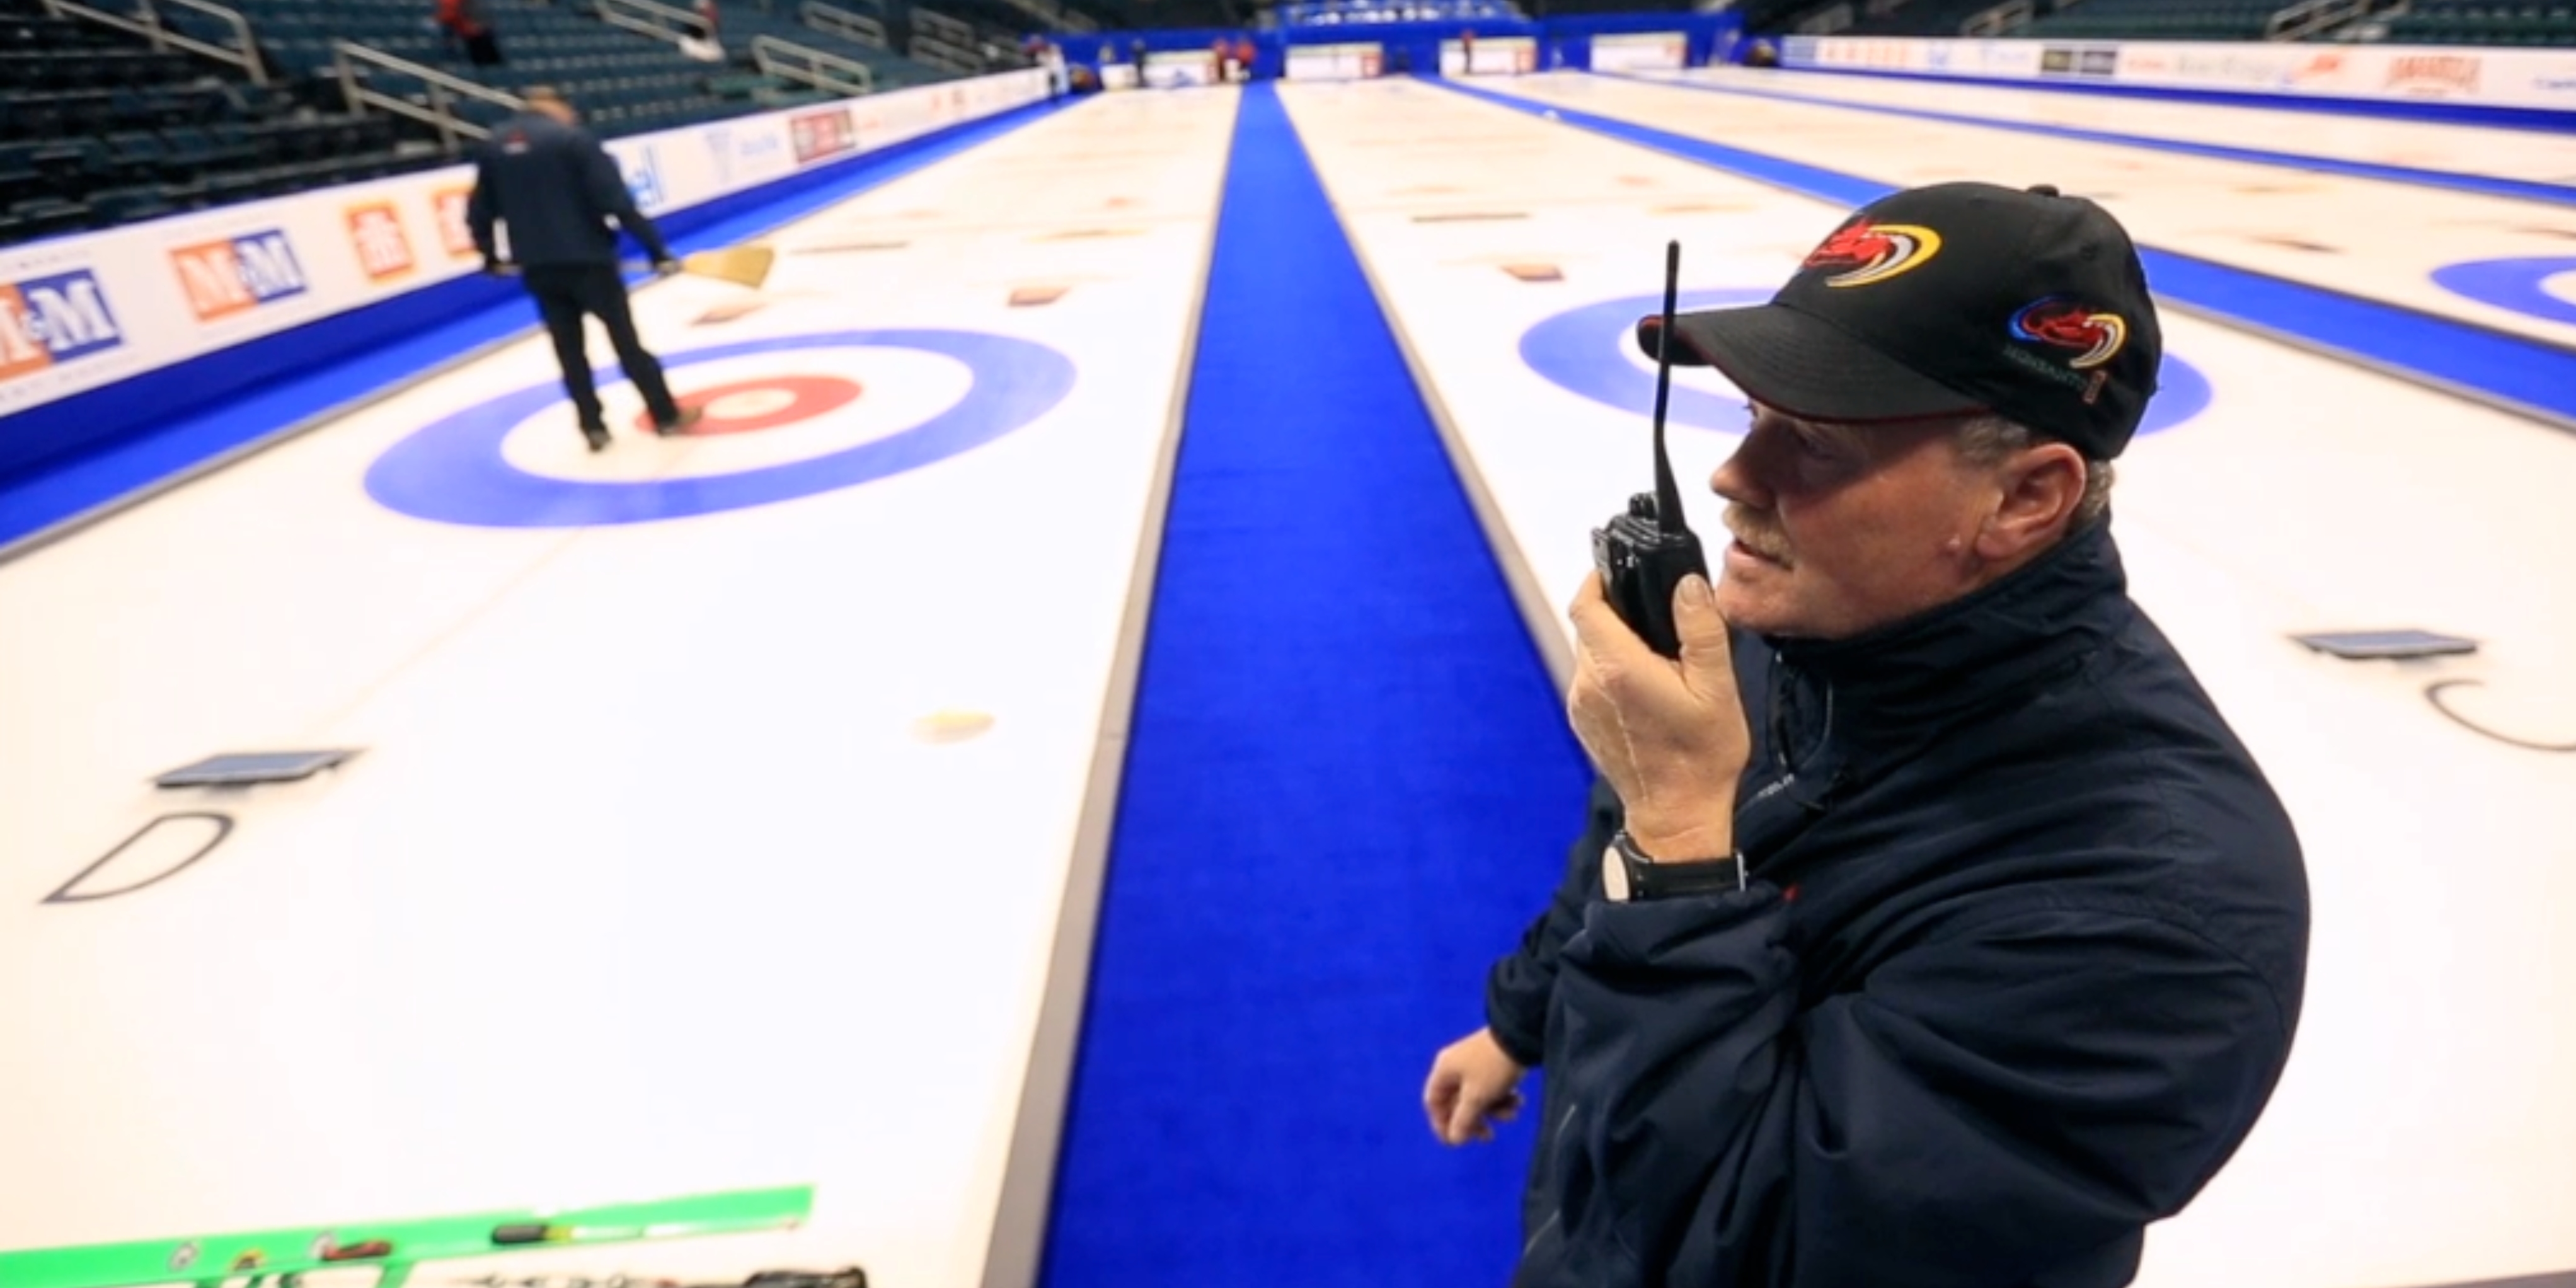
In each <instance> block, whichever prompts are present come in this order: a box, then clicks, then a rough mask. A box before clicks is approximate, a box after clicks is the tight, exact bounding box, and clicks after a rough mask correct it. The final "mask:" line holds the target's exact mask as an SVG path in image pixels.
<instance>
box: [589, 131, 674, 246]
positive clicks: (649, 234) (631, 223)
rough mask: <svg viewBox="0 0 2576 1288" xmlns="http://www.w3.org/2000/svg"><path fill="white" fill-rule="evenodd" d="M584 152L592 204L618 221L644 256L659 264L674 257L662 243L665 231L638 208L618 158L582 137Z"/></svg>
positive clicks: (595, 142)
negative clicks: (650, 257)
mask: <svg viewBox="0 0 2576 1288" xmlns="http://www.w3.org/2000/svg"><path fill="white" fill-rule="evenodd" d="M581 150H582V153H583V186H584V187H585V188H587V189H588V190H589V195H590V204H591V207H592V208H593V209H595V210H599V211H602V212H604V213H606V214H607V215H609V216H610V217H611V218H614V219H615V220H616V221H617V226H618V227H620V228H623V229H625V230H626V235H627V236H629V237H632V238H634V239H635V242H636V244H637V245H639V246H642V247H643V248H644V253H645V254H647V255H650V256H652V257H653V258H654V259H655V260H656V261H660V260H666V259H669V258H670V257H671V248H670V247H669V246H667V245H665V244H663V241H662V232H661V230H660V229H658V228H655V227H654V226H653V221H652V220H650V219H647V218H645V217H644V212H643V211H641V210H639V209H636V206H635V194H634V193H631V192H628V191H627V190H626V176H625V175H623V174H620V173H618V170H617V158H615V157H613V156H610V155H608V148H607V147H606V146H605V145H603V144H601V143H600V141H599V140H597V139H595V138H592V137H590V136H589V135H587V134H585V135H583V136H581Z"/></svg>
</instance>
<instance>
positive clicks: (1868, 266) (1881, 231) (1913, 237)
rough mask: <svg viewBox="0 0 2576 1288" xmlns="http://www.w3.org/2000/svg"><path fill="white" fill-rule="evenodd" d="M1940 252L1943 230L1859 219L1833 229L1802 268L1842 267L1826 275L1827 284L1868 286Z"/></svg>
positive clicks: (1918, 225)
mask: <svg viewBox="0 0 2576 1288" xmlns="http://www.w3.org/2000/svg"><path fill="white" fill-rule="evenodd" d="M1939 253H1941V234H1939V233H1936V232H1934V231H1932V230H1931V229H1929V228H1925V227H1923V226H1921V225H1920V224H1874V223H1871V222H1870V221H1868V220H1866V219H1856V220H1854V221H1852V222H1851V223H1848V224H1845V225H1843V226H1842V227H1841V228H1838V229H1836V230H1834V235H1833V236H1831V237H1828V238H1826V239H1825V244H1824V245H1822V246H1818V247H1817V248H1816V249H1815V250H1814V251H1812V252H1810V253H1809V254H1808V255H1807V262H1806V263H1804V264H1802V265H1800V266H1799V267H1801V268H1843V267H1846V266H1847V271H1845V272H1841V273H1837V274H1835V275H1834V276H1832V277H1828V278H1826V279H1825V285H1827V286H1867V285H1869V284H1870V283H1872V282H1884V281H1886V280H1887V279H1889V278H1891V277H1894V276H1896V275H1897V274H1899V273H1902V272H1905V271H1907V270H1909V269H1912V268H1914V267H1915V266H1917V265H1919V264H1922V263H1923V262H1925V261H1926V260H1929V259H1931V258H1932V257H1933V256H1934V255H1937V254H1939Z"/></svg>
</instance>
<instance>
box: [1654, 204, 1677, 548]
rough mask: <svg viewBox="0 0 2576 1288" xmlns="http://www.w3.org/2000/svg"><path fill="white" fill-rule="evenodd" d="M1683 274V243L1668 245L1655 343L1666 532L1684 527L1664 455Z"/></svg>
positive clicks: (1660, 493) (1660, 507)
mask: <svg viewBox="0 0 2576 1288" xmlns="http://www.w3.org/2000/svg"><path fill="white" fill-rule="evenodd" d="M1681 275H1682V244H1681V243H1680V242H1679V241H1669V242H1666V243H1664V325H1663V329H1662V330H1660V331H1658V332H1656V333H1655V336H1656V343H1655V526H1656V527H1657V528H1658V529H1660V530H1662V531H1665V532H1673V531H1677V530H1679V529H1680V528H1681V526H1682V489H1681V485H1680V484H1678V483H1676V482H1674V481H1673V463H1672V460H1671V458H1670V457H1668V456H1666V455H1665V454H1664V408H1665V405H1666V404H1667V403H1668V402H1670V401H1671V398H1672V388H1673V306H1674V303H1675V300H1676V296H1677V295H1678V292H1679V288H1680V283H1681Z"/></svg>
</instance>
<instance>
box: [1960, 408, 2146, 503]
mask: <svg viewBox="0 0 2576 1288" xmlns="http://www.w3.org/2000/svg"><path fill="white" fill-rule="evenodd" d="M2042 438H2043V435H2041V434H2040V433H2039V432H2038V431H2037V430H2034V429H2032V428H2030V427H2029V426H2027V425H2023V424H2020V423H2018V422H2015V421H2010V420H2006V419H2004V418H2003V417H2001V416H1978V417H1976V418H1974V419H1971V420H1969V421H1968V422H1967V423H1965V424H1963V425H1961V426H1959V438H1958V443H1959V455H1960V456H1961V457H1962V458H1963V459H1965V460H1967V461H1968V462H1969V463H1971V464H1975V465H1993V464H1996V463H1998V462H2000V461H2002V460H2003V459H2004V458H2005V457H2007V456H2010V455H2012V454H2013V453H2015V452H2018V451H2021V450H2023V449H2025V448H2029V447H2033V446H2036V445H2037V444H2038V443H2039V442H2040V441H2041V439H2042ZM2111 475H2112V470H2111V463H2110V462H2109V461H2097V460H2093V459H2092V458H2090V457H2087V458H2085V461H2084V497H2083V499H2082V500H2080V501H2077V502H2076V503H2075V517H2074V518H2073V519H2071V520H2069V521H2068V526H2069V527H2076V528H2080V527H2083V526H2084V525H2085V524H2088V523H2091V522H2093V521H2094V520H2095V519H2098V518H2101V517H2102V515H2103V514H2104V513H2105V512H2107V511H2109V510H2110V508H2111Z"/></svg>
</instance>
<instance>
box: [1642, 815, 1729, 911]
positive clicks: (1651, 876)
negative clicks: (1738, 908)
mask: <svg viewBox="0 0 2576 1288" xmlns="http://www.w3.org/2000/svg"><path fill="white" fill-rule="evenodd" d="M1610 848H1611V851H1612V852H1613V853H1614V854H1616V855H1617V856H1618V861H1619V865H1620V866H1621V867H1622V868H1624V869H1625V870H1626V875H1627V878H1628V882H1627V884H1628V898H1629V899H1631V900H1636V901H1643V900H1648V899H1678V898H1688V897H1690V896H1693V895H1703V894H1723V893H1725V892H1727V891H1729V890H1741V889H1743V888H1744V887H1745V872H1744V855H1743V854H1742V852H1740V851H1739V852H1737V853H1735V854H1730V855H1728V856H1727V857H1725V858H1723V859H1690V860H1669V859H1668V860H1665V861H1662V862H1657V861H1656V860H1655V859H1653V858H1650V857H1648V856H1647V854H1646V852H1645V851H1643V850H1640V849H1638V848H1637V842H1636V841H1635V839H1634V838H1632V837H1630V836H1629V835H1628V830H1627V829H1626V828H1621V829H1619V831H1618V832H1617V833H1615V834H1613V835H1612V836H1611V838H1610Z"/></svg>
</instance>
